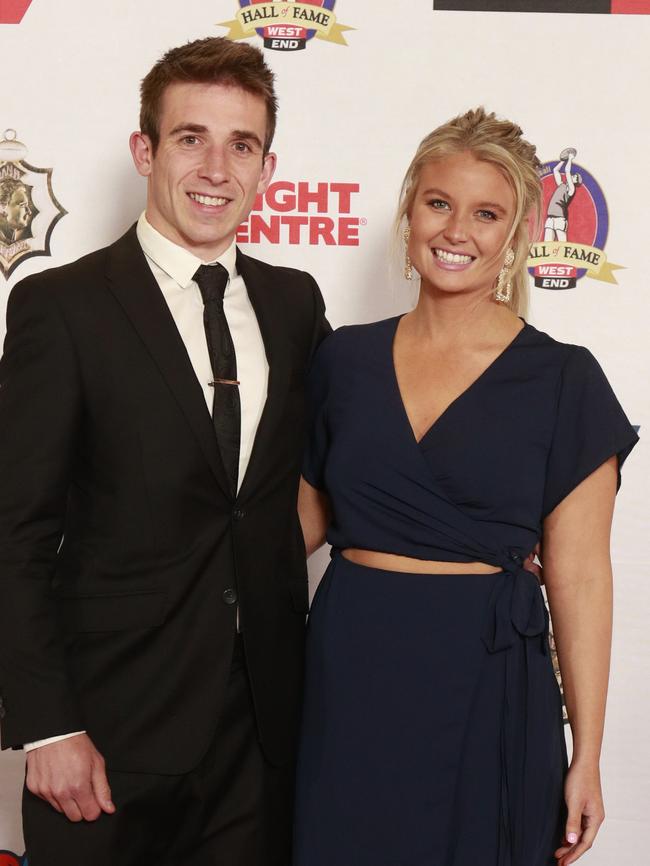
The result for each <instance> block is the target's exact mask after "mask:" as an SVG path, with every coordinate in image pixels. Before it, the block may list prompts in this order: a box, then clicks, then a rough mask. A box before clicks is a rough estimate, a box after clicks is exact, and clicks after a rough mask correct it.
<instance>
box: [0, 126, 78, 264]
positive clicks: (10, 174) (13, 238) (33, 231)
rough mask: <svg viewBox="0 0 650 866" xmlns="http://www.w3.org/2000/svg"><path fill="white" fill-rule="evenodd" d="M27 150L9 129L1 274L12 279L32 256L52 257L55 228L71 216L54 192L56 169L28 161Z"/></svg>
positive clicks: (1, 157)
mask: <svg viewBox="0 0 650 866" xmlns="http://www.w3.org/2000/svg"><path fill="white" fill-rule="evenodd" d="M26 155H27V148H26V147H25V145H24V144H23V143H22V142H20V141H18V140H17V139H16V131H15V130H13V129H7V130H5V132H4V136H3V137H2V139H0V273H2V275H3V276H4V278H5V279H9V277H10V276H11V274H12V273H13V272H14V271H15V270H16V268H17V267H18V266H19V265H21V264H22V263H23V262H24V261H26V260H27V259H29V258H31V257H32V256H49V255H50V238H51V237H52V231H53V230H54V226H55V225H56V224H57V222H58V221H59V220H60V219H61V217H63V216H65V214H66V213H67V211H66V210H64V209H63V208H62V207H61V205H60V204H59V202H58V201H57V200H56V197H55V195H54V192H53V191H52V169H51V168H36V166H33V165H30V164H29V163H28V162H26V161H25V157H26Z"/></svg>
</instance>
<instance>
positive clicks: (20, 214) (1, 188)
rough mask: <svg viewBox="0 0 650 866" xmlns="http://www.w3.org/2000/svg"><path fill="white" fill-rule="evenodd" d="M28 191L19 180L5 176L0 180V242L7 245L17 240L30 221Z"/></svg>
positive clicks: (30, 210) (30, 211)
mask: <svg viewBox="0 0 650 866" xmlns="http://www.w3.org/2000/svg"><path fill="white" fill-rule="evenodd" d="M32 216H33V214H32V209H31V207H30V203H29V192H28V190H27V188H26V186H25V184H24V183H23V182H22V181H21V180H16V179H15V178H13V177H5V178H2V180H0V244H3V245H4V246H9V245H10V244H13V243H15V242H16V241H19V240H20V239H21V238H22V237H23V235H24V233H25V230H26V229H27V228H29V226H30V224H31V221H32Z"/></svg>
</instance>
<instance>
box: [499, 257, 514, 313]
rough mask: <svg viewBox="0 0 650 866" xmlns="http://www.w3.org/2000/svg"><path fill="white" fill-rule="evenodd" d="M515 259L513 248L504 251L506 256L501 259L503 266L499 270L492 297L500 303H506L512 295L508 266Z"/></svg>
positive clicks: (509, 266) (510, 265)
mask: <svg viewBox="0 0 650 866" xmlns="http://www.w3.org/2000/svg"><path fill="white" fill-rule="evenodd" d="M514 260H515V253H514V250H512V249H509V250H508V252H507V253H506V257H505V259H504V260H503V267H502V268H501V270H500V271H499V276H498V277H497V287H496V292H495V293H494V297H495V298H496V299H497V301H501V303H502V304H507V303H508V302H509V301H510V298H511V297H512V282H511V280H510V279H508V277H509V274H510V268H511V267H512V264H513V262H514Z"/></svg>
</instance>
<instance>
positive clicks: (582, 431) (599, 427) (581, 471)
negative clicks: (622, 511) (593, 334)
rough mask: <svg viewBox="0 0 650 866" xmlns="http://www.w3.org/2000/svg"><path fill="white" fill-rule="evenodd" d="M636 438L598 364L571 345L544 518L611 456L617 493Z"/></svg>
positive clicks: (563, 377)
mask: <svg viewBox="0 0 650 866" xmlns="http://www.w3.org/2000/svg"><path fill="white" fill-rule="evenodd" d="M638 439H639V437H638V436H637V434H636V431H635V429H634V427H633V426H632V425H631V424H630V422H629V421H628V419H627V417H626V415H625V412H624V411H623V409H622V408H621V405H620V403H619V402H618V400H617V399H616V395H615V394H614V392H613V391H612V388H611V385H610V384H609V382H608V381H607V378H606V377H605V374H604V373H603V371H602V369H601V367H600V365H599V364H598V361H596V359H595V358H594V356H593V355H592V354H591V352H589V350H588V349H585V348H583V347H581V346H572V347H571V350H570V354H569V356H568V358H567V360H566V362H565V364H564V368H563V370H562V376H561V382H560V389H559V398H558V404H557V416H556V421H555V430H554V433H553V440H552V443H551V449H550V453H549V457H548V464H547V471H546V483H545V489H544V503H543V515H544V517H546V515H548V514H550V512H551V511H553V509H554V508H555V507H556V505H558V504H559V503H560V502H561V501H562V500H563V499H564V498H565V497H566V496H567V495H568V494H569V493H570V492H571V491H572V490H573V489H574V488H575V487H577V486H578V484H580V482H581V481H584V480H585V478H587V477H588V476H589V475H591V473H592V472H594V471H595V470H596V469H598V467H599V466H601V465H602V464H603V463H605V461H606V460H608V459H609V458H610V457H612V456H614V455H616V456H617V458H618V484H617V489H618V487H620V483H621V467H622V465H623V463H624V461H625V459H626V458H627V456H628V454H629V453H630V451H631V450H632V448H634V446H635V445H636V443H637V442H638Z"/></svg>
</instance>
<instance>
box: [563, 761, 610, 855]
mask: <svg viewBox="0 0 650 866" xmlns="http://www.w3.org/2000/svg"><path fill="white" fill-rule="evenodd" d="M564 798H565V800H566V804H567V809H568V813H569V814H568V818H567V822H566V829H565V834H564V843H563V845H562V846H561V847H560V848H558V849H557V851H556V852H555V856H556V857H557V860H558V866H570V864H571V863H575V862H576V860H578V859H579V858H580V857H582V855H583V854H584V853H585V851H588V850H589V849H590V848H591V846H592V845H593V843H594V839H595V838H596V834H597V833H598V830H599V829H600V825H601V824H602V823H603V821H604V819H605V810H604V808H603V795H602V792H601V788H600V772H599V770H598V766H597V765H593V764H584V765H582V764H573V763H572V764H571V768H570V769H569V772H568V773H567V777H566V782H565V784H564Z"/></svg>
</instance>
